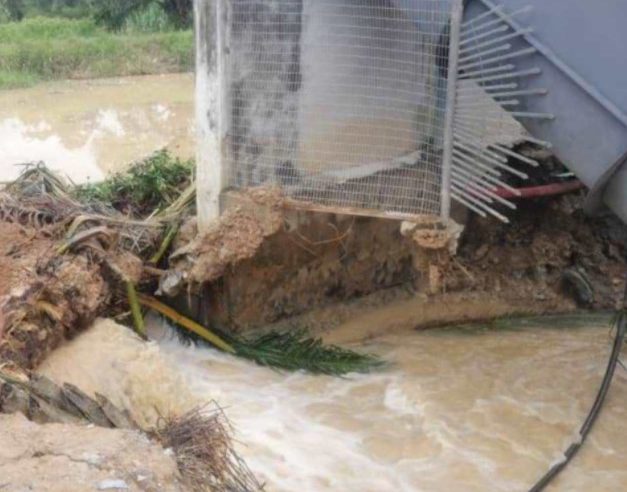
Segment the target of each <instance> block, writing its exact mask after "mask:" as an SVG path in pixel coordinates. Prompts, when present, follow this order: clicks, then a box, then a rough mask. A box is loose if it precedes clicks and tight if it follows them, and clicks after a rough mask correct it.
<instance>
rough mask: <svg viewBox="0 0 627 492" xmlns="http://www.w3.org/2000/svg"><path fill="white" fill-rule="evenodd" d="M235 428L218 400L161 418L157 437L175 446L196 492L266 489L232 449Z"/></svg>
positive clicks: (189, 482)
mask: <svg viewBox="0 0 627 492" xmlns="http://www.w3.org/2000/svg"><path fill="white" fill-rule="evenodd" d="M231 432H232V428H231V426H230V424H229V421H228V419H227V418H226V415H225V414H224V412H223V411H222V409H221V408H220V407H219V406H218V405H217V403H215V402H212V403H211V404H209V405H205V406H202V407H198V408H195V409H193V410H191V411H189V412H188V413H186V414H184V415H181V416H179V417H168V418H163V419H161V422H160V424H159V426H158V429H157V431H156V433H155V434H156V437H157V438H158V439H159V441H160V442H161V444H162V445H163V446H164V447H165V448H169V449H172V451H173V452H174V454H175V456H176V460H177V463H178V466H179V470H180V472H181V475H182V476H183V477H184V479H185V480H186V481H187V483H188V485H189V486H190V488H191V489H192V490H193V491H194V492H204V491H212V492H214V491H215V492H252V491H261V490H263V485H261V484H260V483H259V482H258V481H257V479H256V478H255V476H254V475H253V474H252V472H251V471H250V469H249V468H248V467H247V466H246V463H245V462H244V460H243V459H242V458H241V457H240V456H239V455H238V454H237V453H236V452H235V450H234V449H233V440H232V437H231Z"/></svg>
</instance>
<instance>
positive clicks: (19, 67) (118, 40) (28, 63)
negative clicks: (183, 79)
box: [0, 17, 194, 89]
mask: <svg viewBox="0 0 627 492" xmlns="http://www.w3.org/2000/svg"><path fill="white" fill-rule="evenodd" d="M146 29H147V30H148V28H146ZM193 66H194V49H193V34H192V32H191V31H190V30H187V31H164V32H135V31H133V30H131V29H130V28H129V29H128V30H126V31H124V32H122V33H112V32H109V31H106V30H105V29H104V28H101V27H98V26H97V25H96V24H95V23H94V21H93V20H91V19H62V18H47V17H35V18H28V19H25V20H24V21H22V22H19V23H18V22H10V23H6V24H0V73H2V74H3V77H0V89H8V88H14V87H18V86H27V85H31V84H32V83H33V81H44V80H60V79H86V78H100V77H116V76H128V75H147V74H156V73H172V72H186V71H190V70H192V69H193ZM21 82H23V83H21Z"/></svg>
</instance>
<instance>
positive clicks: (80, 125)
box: [0, 74, 194, 182]
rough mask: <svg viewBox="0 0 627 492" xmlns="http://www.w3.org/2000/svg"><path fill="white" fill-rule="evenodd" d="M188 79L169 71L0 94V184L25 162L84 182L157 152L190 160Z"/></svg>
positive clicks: (190, 89)
mask: <svg viewBox="0 0 627 492" xmlns="http://www.w3.org/2000/svg"><path fill="white" fill-rule="evenodd" d="M193 79H194V77H193V75H191V74H169V75H153V76H144V77H127V78H117V79H103V80H80V81H62V82H51V83H46V84H40V85H37V86H36V87H33V88H29V89H18V90H9V91H0V144H1V145H0V181H8V180H11V179H14V178H15V177H16V176H17V175H18V174H19V172H20V167H19V166H16V164H20V163H24V162H31V161H44V162H46V164H47V165H48V166H50V167H51V168H53V169H56V170H58V171H61V172H63V173H65V174H66V175H67V176H69V177H70V178H72V179H73V180H74V181H75V182H86V181H96V180H99V179H102V178H103V177H104V176H105V175H106V174H107V173H111V172H115V171H119V170H122V169H124V167H125V166H127V165H128V164H129V163H130V162H132V161H134V160H136V159H140V158H143V157H145V156H147V155H149V154H151V153H152V152H154V151H155V150H159V149H161V148H163V147H168V148H169V149H170V150H171V151H172V152H173V153H175V154H177V155H179V156H181V157H184V158H187V157H191V156H192V155H193V152H194V149H193V147H194V143H193V142H194V139H193V135H194V127H193V92H194V91H193Z"/></svg>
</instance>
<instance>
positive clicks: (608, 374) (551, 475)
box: [529, 284, 627, 492]
mask: <svg viewBox="0 0 627 492" xmlns="http://www.w3.org/2000/svg"><path fill="white" fill-rule="evenodd" d="M625 331H627V284H626V285H625V297H624V299H623V306H622V309H621V311H620V313H619V315H618V319H617V322H616V337H615V338H614V346H613V347H612V353H611V354H610V360H609V361H608V364H607V369H606V370H605V376H604V377H603V382H602V383H601V387H600V388H599V392H598V393H597V397H596V399H595V400H594V404H593V405H592V408H591V409H590V412H589V413H588V417H587V418H586V420H585V422H584V423H583V425H582V426H581V429H580V430H579V436H580V439H579V441H578V442H575V443H573V444H571V445H570V446H569V447H568V449H567V450H566V451H565V452H564V460H563V461H560V462H559V463H557V464H555V465H554V466H553V467H551V468H550V469H549V471H548V472H546V474H545V475H544V476H543V477H542V478H541V479H540V480H539V481H538V483H536V484H535V485H534V486H533V487H532V488H531V489H529V492H540V491H542V490H544V489H545V488H546V487H547V485H549V484H550V483H551V482H552V481H553V480H554V479H555V477H557V475H558V474H559V473H560V472H561V471H562V470H563V469H564V468H566V466H567V465H568V463H570V461H571V460H572V459H573V458H574V457H575V455H576V454H577V452H578V451H579V450H580V449H581V447H582V446H583V443H584V442H585V441H586V438H587V437H588V434H589V433H590V431H591V430H592V426H593V425H594V422H595V421H596V419H597V417H598V416H599V414H600V413H601V408H602V407H603V402H604V401H605V397H606V396H607V393H608V391H609V389H610V385H611V384H612V378H613V377H614V370H615V369H616V364H617V363H618V357H619V355H620V352H621V349H622V347H623V341H624V338H625Z"/></svg>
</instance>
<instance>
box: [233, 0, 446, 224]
mask: <svg viewBox="0 0 627 492" xmlns="http://www.w3.org/2000/svg"><path fill="white" fill-rule="evenodd" d="M226 8H227V9H228V15H227V16H226V18H227V19H228V26H227V28H226V30H225V37H226V39H225V49H224V53H223V54H222V56H224V75H223V77H224V80H223V83H222V87H223V90H224V91H226V95H225V96H226V97H224V99H223V100H224V102H225V105H224V108H223V110H225V111H226V112H227V114H226V118H225V119H224V120H223V121H225V125H226V137H227V145H226V155H225V156H224V159H225V161H224V164H225V169H226V179H227V185H228V186H229V187H231V188H245V187H250V186H258V185H268V184H270V185H279V186H281V187H282V188H283V190H284V191H285V193H286V194H287V195H289V196H291V197H292V198H294V199H297V200H300V201H304V202H311V203H313V204H319V205H325V206H332V207H340V208H356V209H361V210H363V211H372V212H379V213H380V212H383V213H389V214H410V215H439V214H440V211H441V206H442V198H441V197H442V195H441V193H442V145H443V136H444V111H445V105H446V71H447V62H448V61H447V59H448V29H449V22H450V3H449V2H447V1H442V0H332V1H331V0H327V1H324V0H230V1H228V2H226Z"/></svg>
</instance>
